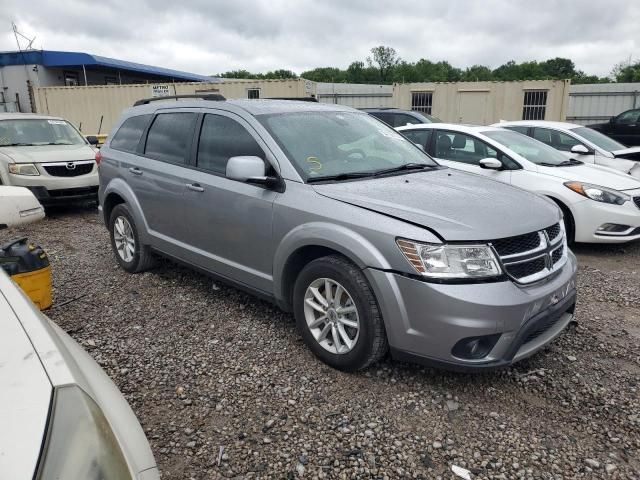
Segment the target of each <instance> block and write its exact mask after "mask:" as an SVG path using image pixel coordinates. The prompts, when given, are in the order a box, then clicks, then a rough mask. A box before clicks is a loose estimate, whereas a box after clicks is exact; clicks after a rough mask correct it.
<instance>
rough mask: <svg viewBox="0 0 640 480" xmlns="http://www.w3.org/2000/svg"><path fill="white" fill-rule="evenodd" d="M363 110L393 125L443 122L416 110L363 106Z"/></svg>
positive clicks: (402, 125)
mask: <svg viewBox="0 0 640 480" xmlns="http://www.w3.org/2000/svg"><path fill="white" fill-rule="evenodd" d="M361 110H362V111H363V112H367V113H368V114H369V115H373V116H374V117H376V118H378V119H380V120H382V121H383V122H384V123H386V124H387V125H389V126H391V127H404V126H405V125H418V124H421V123H440V122H442V120H440V119H439V118H436V117H433V116H431V115H429V114H427V113H423V112H417V111H414V110H401V109H399V108H362V109H361Z"/></svg>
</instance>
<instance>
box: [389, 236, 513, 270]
mask: <svg viewBox="0 0 640 480" xmlns="http://www.w3.org/2000/svg"><path fill="white" fill-rule="evenodd" d="M396 243H397V244H398V247H399V248H400V251H402V253H403V254H404V256H405V257H406V259H407V260H408V261H409V263H410V264H411V266H413V268H414V269H415V270H416V272H418V273H419V274H421V275H423V276H425V277H430V278H441V279H456V278H459V279H465V278H466V279H477V278H487V277H497V276H499V275H502V268H501V267H500V264H499V262H498V259H497V258H496V256H495V254H494V253H493V250H492V249H491V247H489V246H488V245H451V244H444V245H427V244H422V243H417V242H413V241H411V240H404V239H398V240H396Z"/></svg>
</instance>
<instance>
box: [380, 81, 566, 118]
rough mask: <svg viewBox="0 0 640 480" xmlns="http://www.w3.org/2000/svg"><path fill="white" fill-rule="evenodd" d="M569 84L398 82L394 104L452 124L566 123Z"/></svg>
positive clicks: (533, 82)
mask: <svg viewBox="0 0 640 480" xmlns="http://www.w3.org/2000/svg"><path fill="white" fill-rule="evenodd" d="M569 84H570V81H569V80H529V81H520V82H456V83H396V84H395V85H394V86H393V104H394V106H395V107H396V108H403V109H406V110H418V111H422V112H425V113H428V114H430V115H435V116H436V117H438V118H440V119H442V120H443V121H445V122H453V123H471V124H478V125H488V124H490V123H494V122H497V121H499V120H523V119H524V120H564V119H565V116H566V112H567V105H568V98H569V97H568V93H569Z"/></svg>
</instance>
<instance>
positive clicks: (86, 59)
mask: <svg viewBox="0 0 640 480" xmlns="http://www.w3.org/2000/svg"><path fill="white" fill-rule="evenodd" d="M30 64H35V65H43V66H45V67H80V66H82V65H84V66H85V67H92V66H95V67H104V68H112V69H115V70H121V71H129V72H136V73H143V74H147V75H155V76H161V77H169V78H173V79H175V80H186V81H191V82H215V81H217V79H216V78H214V77H209V76H207V75H199V74H197V73H189V72H181V71H179V70H172V69H170V68H163V67H154V66H152V65H145V64H142V63H134V62H127V61H126V60H118V59H115V58H109V57H101V56H99V55H92V54H90V53H83V52H58V51H54V50H29V51H24V52H0V67H2V66H5V65H30Z"/></svg>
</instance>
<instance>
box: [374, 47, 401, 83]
mask: <svg viewBox="0 0 640 480" xmlns="http://www.w3.org/2000/svg"><path fill="white" fill-rule="evenodd" d="M398 63H400V57H398V54H397V53H396V50H395V48H392V47H385V46H384V45H380V46H379V47H373V48H372V49H371V57H367V64H368V65H369V66H370V67H372V66H376V65H377V68H378V71H379V72H380V81H381V82H384V81H386V80H387V79H388V78H389V77H390V76H391V72H392V71H393V69H394V67H395V66H396V65H397V64H398Z"/></svg>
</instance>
